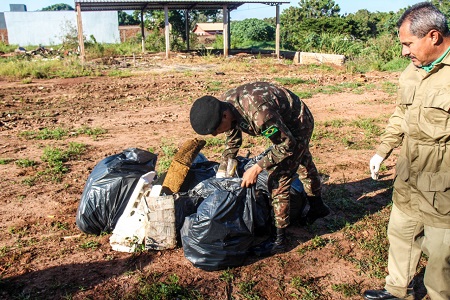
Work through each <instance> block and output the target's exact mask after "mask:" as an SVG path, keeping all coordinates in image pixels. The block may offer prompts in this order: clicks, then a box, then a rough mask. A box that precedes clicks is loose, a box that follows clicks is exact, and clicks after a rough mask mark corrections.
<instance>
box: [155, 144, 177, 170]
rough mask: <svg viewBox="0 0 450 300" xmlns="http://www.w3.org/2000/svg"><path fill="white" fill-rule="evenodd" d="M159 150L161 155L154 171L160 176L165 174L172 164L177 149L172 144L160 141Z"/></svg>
mask: <svg viewBox="0 0 450 300" xmlns="http://www.w3.org/2000/svg"><path fill="white" fill-rule="evenodd" d="M160 149H161V151H162V155H160V156H159V157H158V165H157V168H156V171H157V172H158V173H159V174H161V173H164V172H167V170H168V169H169V167H170V164H171V162H172V159H173V156H174V155H175V154H176V153H177V151H178V148H177V147H176V146H175V145H174V144H173V142H169V141H165V140H164V141H162V143H161V146H160Z"/></svg>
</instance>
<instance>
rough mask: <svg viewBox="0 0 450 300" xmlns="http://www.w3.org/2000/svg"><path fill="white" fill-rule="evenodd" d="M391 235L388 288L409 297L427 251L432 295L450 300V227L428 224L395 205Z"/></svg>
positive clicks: (434, 298)
mask: <svg viewBox="0 0 450 300" xmlns="http://www.w3.org/2000/svg"><path fill="white" fill-rule="evenodd" d="M387 234H388V239H389V243H390V247H389V260H388V271H389V275H388V276H387V277H386V286H385V288H386V290H387V291H388V292H390V293H391V294H392V295H394V296H396V297H399V298H403V297H405V296H406V294H407V289H408V285H409V283H410V282H411V280H412V279H413V277H414V275H415V273H416V269H417V265H418V263H419V259H420V256H421V254H422V252H423V253H425V254H426V255H427V256H428V262H427V266H426V269H425V277H424V283H425V287H426V288H427V292H428V296H430V298H431V299H432V300H449V299H450V229H444V228H437V227H432V226H429V225H424V224H423V223H421V222H420V221H419V220H418V219H416V218H411V217H409V216H408V215H406V214H405V213H403V212H402V211H400V210H399V209H398V208H397V207H396V206H395V205H393V206H392V212H391V216H390V219H389V226H388V231H387Z"/></svg>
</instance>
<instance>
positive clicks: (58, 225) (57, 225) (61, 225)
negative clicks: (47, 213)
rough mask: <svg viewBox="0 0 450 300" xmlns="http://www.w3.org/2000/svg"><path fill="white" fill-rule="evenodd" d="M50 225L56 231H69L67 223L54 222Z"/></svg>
mask: <svg viewBox="0 0 450 300" xmlns="http://www.w3.org/2000/svg"><path fill="white" fill-rule="evenodd" d="M51 225H52V227H53V228H54V229H56V230H69V223H67V222H60V221H55V222H52V224H51Z"/></svg>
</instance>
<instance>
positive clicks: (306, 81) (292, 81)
mask: <svg viewBox="0 0 450 300" xmlns="http://www.w3.org/2000/svg"><path fill="white" fill-rule="evenodd" d="M274 80H275V81H277V82H279V83H280V84H281V85H295V84H316V83H317V80H315V79H302V78H298V77H294V78H292V77H281V78H280V77H277V78H274Z"/></svg>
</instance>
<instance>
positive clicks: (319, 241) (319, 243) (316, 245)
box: [298, 236, 331, 254]
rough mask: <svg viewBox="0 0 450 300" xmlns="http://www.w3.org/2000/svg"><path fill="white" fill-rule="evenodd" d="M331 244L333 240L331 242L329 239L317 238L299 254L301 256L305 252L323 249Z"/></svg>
mask: <svg viewBox="0 0 450 300" xmlns="http://www.w3.org/2000/svg"><path fill="white" fill-rule="evenodd" d="M330 242H331V240H329V239H324V238H322V237H321V236H315V237H314V238H313V239H312V240H311V241H310V242H309V243H307V244H305V245H303V246H302V247H300V249H299V250H298V252H299V253H300V254H304V253H305V252H308V251H313V250H317V249H322V248H323V247H325V246H326V245H327V244H328V243H330Z"/></svg>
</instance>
